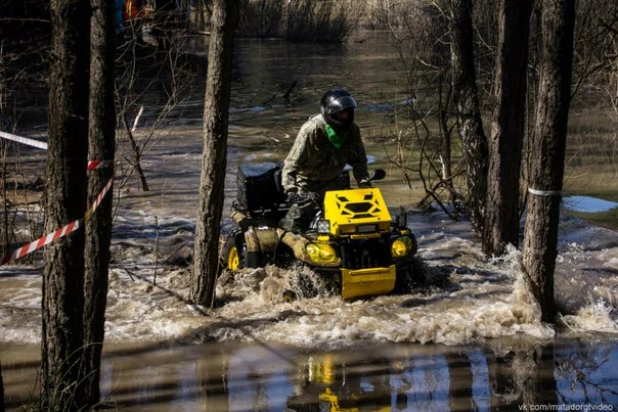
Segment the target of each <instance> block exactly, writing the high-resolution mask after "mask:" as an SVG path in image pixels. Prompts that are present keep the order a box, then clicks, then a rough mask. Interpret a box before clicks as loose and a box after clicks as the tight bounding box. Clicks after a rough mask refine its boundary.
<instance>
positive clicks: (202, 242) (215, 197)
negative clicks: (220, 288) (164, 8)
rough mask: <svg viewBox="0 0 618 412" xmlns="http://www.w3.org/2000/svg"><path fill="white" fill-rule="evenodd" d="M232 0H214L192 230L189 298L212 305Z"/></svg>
mask: <svg viewBox="0 0 618 412" xmlns="http://www.w3.org/2000/svg"><path fill="white" fill-rule="evenodd" d="M238 14H239V5H238V0H216V1H215V2H214V9H213V16H212V30H211V34H210V45H209V50H208V79H207V81H208V84H207V86H206V98H205V102H204V149H203V153H202V174H201V177H200V197H199V206H198V211H197V228H196V233H195V248H194V262H195V263H194V266H193V282H192V287H191V300H193V301H194V302H196V303H198V304H200V305H204V306H212V304H213V302H214V294H215V284H216V281H217V274H218V266H219V234H220V224H221V214H222V209H223V186H224V183H225V169H226V166H227V163H226V156H227V127H228V112H229V106H230V89H231V82H232V57H233V54H232V52H233V49H232V48H233V42H234V30H235V29H236V25H237V22H238Z"/></svg>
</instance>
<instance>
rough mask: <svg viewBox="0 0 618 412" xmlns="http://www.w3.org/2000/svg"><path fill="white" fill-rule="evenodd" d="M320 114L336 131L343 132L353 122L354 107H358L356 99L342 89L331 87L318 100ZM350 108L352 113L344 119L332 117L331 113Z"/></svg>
mask: <svg viewBox="0 0 618 412" xmlns="http://www.w3.org/2000/svg"><path fill="white" fill-rule="evenodd" d="M320 105H321V112H322V116H324V119H325V120H326V122H327V123H328V124H330V125H331V127H332V128H334V129H335V130H336V131H337V132H344V131H345V130H346V129H347V128H348V127H350V125H351V124H352V123H353V122H354V109H355V108H356V107H358V104H356V100H354V98H353V97H352V96H351V95H350V93H348V92H346V91H345V90H343V89H332V90H329V91H327V92H326V94H324V96H322V100H321V101H320ZM347 109H351V111H352V113H351V114H350V116H349V117H348V118H347V119H346V120H345V121H343V122H342V121H340V120H338V119H335V118H333V116H332V115H333V114H335V113H337V112H340V111H342V110H347Z"/></svg>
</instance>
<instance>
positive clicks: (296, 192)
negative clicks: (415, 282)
mask: <svg viewBox="0 0 618 412" xmlns="http://www.w3.org/2000/svg"><path fill="white" fill-rule="evenodd" d="M320 103H321V114H318V115H315V116H313V117H311V118H310V119H309V120H308V121H307V122H306V123H305V124H304V125H303V126H302V127H301V129H300V131H299V133H298V136H297V137H296V140H295V141H294V145H293V146H292V148H291V149H290V152H289V153H288V156H287V158H286V159H285V162H284V164H283V170H282V176H281V184H282V186H283V189H284V191H285V194H286V197H287V202H288V205H289V206H290V210H289V211H288V213H287V214H286V216H285V217H284V218H283V219H282V220H281V222H280V226H281V227H282V228H283V229H285V230H288V231H291V232H294V233H299V232H301V231H303V230H305V229H306V228H307V227H308V226H309V224H310V222H311V220H312V218H313V217H314V216H315V212H316V209H317V204H319V202H315V201H314V200H315V199H322V198H323V196H324V193H325V192H326V191H328V190H338V189H343V188H345V187H346V182H342V181H341V180H342V179H341V176H342V172H343V170H344V167H345V166H346V164H349V165H350V166H352V170H353V173H354V178H355V179H356V181H357V182H358V187H371V184H370V182H369V173H368V172H367V156H366V154H365V147H364V145H363V141H362V140H361V136H360V130H359V128H358V126H357V125H356V123H354V109H355V108H356V107H358V105H357V103H356V100H354V98H353V97H352V96H351V95H350V93H348V92H347V91H345V90H343V89H333V90H329V91H328V92H326V94H324V96H323V97H322V100H321V102H320ZM348 185H349V182H348Z"/></svg>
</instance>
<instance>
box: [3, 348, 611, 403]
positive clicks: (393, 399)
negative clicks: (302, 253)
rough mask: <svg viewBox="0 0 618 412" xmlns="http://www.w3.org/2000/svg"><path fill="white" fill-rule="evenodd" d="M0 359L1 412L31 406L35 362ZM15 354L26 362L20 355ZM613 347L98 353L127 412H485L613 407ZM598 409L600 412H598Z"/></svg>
mask: <svg viewBox="0 0 618 412" xmlns="http://www.w3.org/2000/svg"><path fill="white" fill-rule="evenodd" d="M6 349H7V348H2V354H3V375H4V382H5V395H6V402H7V403H6V406H7V408H8V410H19V409H20V408H21V407H22V406H24V405H27V404H28V402H34V401H35V400H34V398H33V394H34V393H35V392H33V386H34V383H35V382H36V379H35V377H36V366H35V363H30V364H24V363H19V364H16V363H11V360H10V358H8V359H7V357H6V356H5V355H6V354H7V353H8V354H10V353H11V352H10V351H9V352H7V351H6ZM22 355H23V353H22ZM617 367H618V342H614V343H612V344H604V345H601V346H597V345H595V342H594V341H584V340H562V341H560V342H559V343H548V344H545V345H542V344H540V343H539V342H532V341H530V340H529V339H526V338H524V337H521V338H516V339H510V340H508V341H507V340H505V339H501V340H496V341H491V342H488V343H487V344H486V345H484V346H482V347H478V346H477V347H471V346H457V347H448V346H442V345H433V346H427V345H412V344H405V345H402V344H374V345H368V346H362V347H355V348H348V349H347V350H340V351H329V352H312V351H308V352H304V351H301V350H299V349H294V348H290V347H285V346H280V347H277V346H264V345H254V344H240V343H233V344H217V343H210V344H205V345H201V346H191V347H176V348H170V349H160V348H159V347H158V346H156V345H155V346H151V347H147V346H142V347H137V348H133V349H130V350H124V349H123V350H118V349H112V350H108V351H106V357H105V360H104V365H103V373H102V378H101V381H102V382H101V383H102V393H103V396H104V397H105V398H106V407H107V408H110V409H118V410H128V411H168V410H191V411H282V410H287V411H389V410H392V411H417V410H423V411H469V410H478V411H489V410H518V406H519V405H524V404H526V405H560V404H564V405H573V404H589V405H604V406H605V407H606V408H607V407H609V406H610V405H617V404H618V390H616V388H617V387H618V378H617V377H616V374H615V372H614V371H615V369H616V368H617ZM606 410H607V409H606Z"/></svg>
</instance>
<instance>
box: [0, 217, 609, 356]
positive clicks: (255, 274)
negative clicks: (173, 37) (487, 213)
mask: <svg viewBox="0 0 618 412" xmlns="http://www.w3.org/2000/svg"><path fill="white" fill-rule="evenodd" d="M117 223H118V226H117V229H115V230H118V231H119V233H121V234H122V235H121V236H118V237H116V238H115V239H114V243H113V245H112V255H113V262H112V266H111V269H110V282H109V283H110V290H109V295H108V307H107V314H106V318H107V322H106V326H105V329H106V340H108V341H110V342H130V341H163V342H166V341H167V342H173V341H182V342H200V341H206V340H219V341H226V340H233V339H234V340H235V339H238V340H244V341H253V340H256V339H257V340H260V341H271V342H280V343H284V344H292V345H296V346H300V347H307V348H316V347H318V348H337V347H345V346H347V345H350V344H352V343H357V342H359V341H361V342H362V341H365V342H421V343H428V342H436V343H444V344H447V345H456V344H465V343H473V342H478V341H484V340H487V339H492V338H499V337H505V336H514V335H522V334H523V335H526V336H530V337H533V338H535V339H541V340H544V339H549V338H551V337H552V336H553V335H554V330H553V328H552V327H550V326H548V325H546V324H544V323H542V322H541V321H540V310H539V308H538V305H537V304H536V303H535V301H534V299H533V298H532V296H530V294H529V292H528V290H527V288H526V286H525V277H524V275H523V271H522V266H521V265H522V263H521V262H522V256H521V252H520V251H518V250H517V249H515V248H512V247H511V248H509V250H508V253H507V255H506V256H505V257H501V258H499V259H492V260H491V261H490V262H487V261H486V258H485V256H484V254H483V253H482V251H481V249H480V243H479V242H478V241H476V240H474V239H473V237H472V236H470V237H461V236H459V234H463V233H465V230H462V229H461V228H460V227H458V229H457V235H455V234H453V232H452V231H451V232H449V230H448V222H445V221H442V220H441V221H440V222H439V223H438V224H436V227H437V229H436V230H434V229H433V227H432V226H431V224H430V225H428V229H423V228H422V227H420V228H419V229H418V231H417V233H418V240H419V246H420V249H419V253H418V256H419V257H420V258H421V259H422V260H423V261H424V264H425V266H426V274H427V277H428V278H429V280H430V284H429V286H428V287H424V288H417V289H413V290H411V291H410V293H408V294H405V295H398V296H380V297H376V298H371V299H359V300H356V301H343V300H342V299H341V298H340V297H339V296H333V294H332V293H331V292H329V290H328V289H327V288H326V285H325V284H324V282H322V280H321V279H320V278H319V277H317V276H316V275H315V274H314V273H313V272H312V271H310V270H309V269H307V268H303V267H294V268H290V269H280V268H277V267H274V266H269V267H266V268H262V269H245V270H242V271H240V272H238V273H227V272H225V273H224V274H223V275H222V276H221V277H220V278H219V281H218V284H217V286H216V294H217V300H218V302H220V305H219V306H218V307H217V308H216V309H214V310H205V311H204V310H196V308H195V307H193V306H192V305H189V304H188V299H187V298H188V296H189V289H190V284H191V279H190V270H191V268H190V266H186V265H187V263H186V262H185V267H182V266H178V265H176V266H170V265H169V261H170V260H171V259H170V257H173V256H175V254H177V251H178V250H179V246H181V247H184V248H188V249H189V250H191V249H192V244H191V243H190V241H191V237H192V231H191V230H190V228H188V226H190V221H189V220H187V219H181V218H179V219H172V218H170V219H160V220H159V221H158V222H155V220H154V219H153V218H150V217H147V216H145V215H143V214H137V213H133V214H129V213H125V214H122V216H118V217H117ZM157 223H158V225H157ZM565 224H566V226H567V227H569V230H568V231H564V232H562V236H563V238H562V243H561V245H562V246H561V250H560V254H559V258H558V260H557V269H556V285H557V291H558V293H557V300H558V303H559V307H560V309H561V311H562V313H563V317H562V319H563V321H564V323H565V324H566V325H568V326H569V327H570V328H571V329H572V330H574V331H589V330H597V331H603V332H612V333H615V331H616V322H615V320H614V318H612V316H613V312H612V311H613V310H614V309H613V308H615V307H616V304H617V302H618V300H617V299H616V290H617V288H618V278H617V277H616V276H615V274H616V268H617V266H618V265H617V262H618V247H615V246H613V247H612V246H611V245H612V243H613V242H615V239H616V234H615V233H613V232H605V231H596V230H593V229H592V228H588V229H586V228H585V227H582V226H581V225H580V222H579V221H573V220H566V221H565ZM574 232H577V234H576V235H574V234H573V233H574ZM157 233H159V235H160V240H159V242H158V243H157V242H155V236H156V234H157ZM469 233H470V232H469V231H468V234H469ZM569 236H570V237H571V239H568V238H569ZM573 236H575V237H576V238H577V241H575V240H574V239H573ZM586 236H593V239H592V240H593V241H594V242H596V243H595V244H594V245H593V247H590V243H591V242H588V241H587V240H586ZM564 237H566V238H567V239H564ZM569 240H570V241H569ZM602 246H608V247H602ZM183 256H184V257H186V258H187V259H188V261H190V253H189V255H187V256H185V255H183ZM20 271H27V272H28V273H29V274H28V275H24V276H15V275H16V274H19V273H20ZM40 279H41V269H40V268H33V267H28V266H14V267H10V268H7V269H5V270H3V271H2V272H0V295H1V296H0V311H1V314H2V322H3V324H2V326H3V336H2V338H1V339H2V340H9V341H24V342H36V341H38V340H39V336H38V335H39V332H38V331H39V329H40V288H41V281H40ZM303 282H305V283H306V282H310V283H311V284H313V285H314V287H315V288H316V289H317V290H318V291H319V293H318V296H316V297H310V298H308V297H305V298H303V296H304V295H303V294H304V293H305V290H304V289H303V287H302V284H303ZM290 292H292V294H293V295H296V296H297V297H301V298H300V299H297V300H294V301H292V302H289V301H288V299H287V298H288V297H289V296H290V295H289V293H290Z"/></svg>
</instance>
